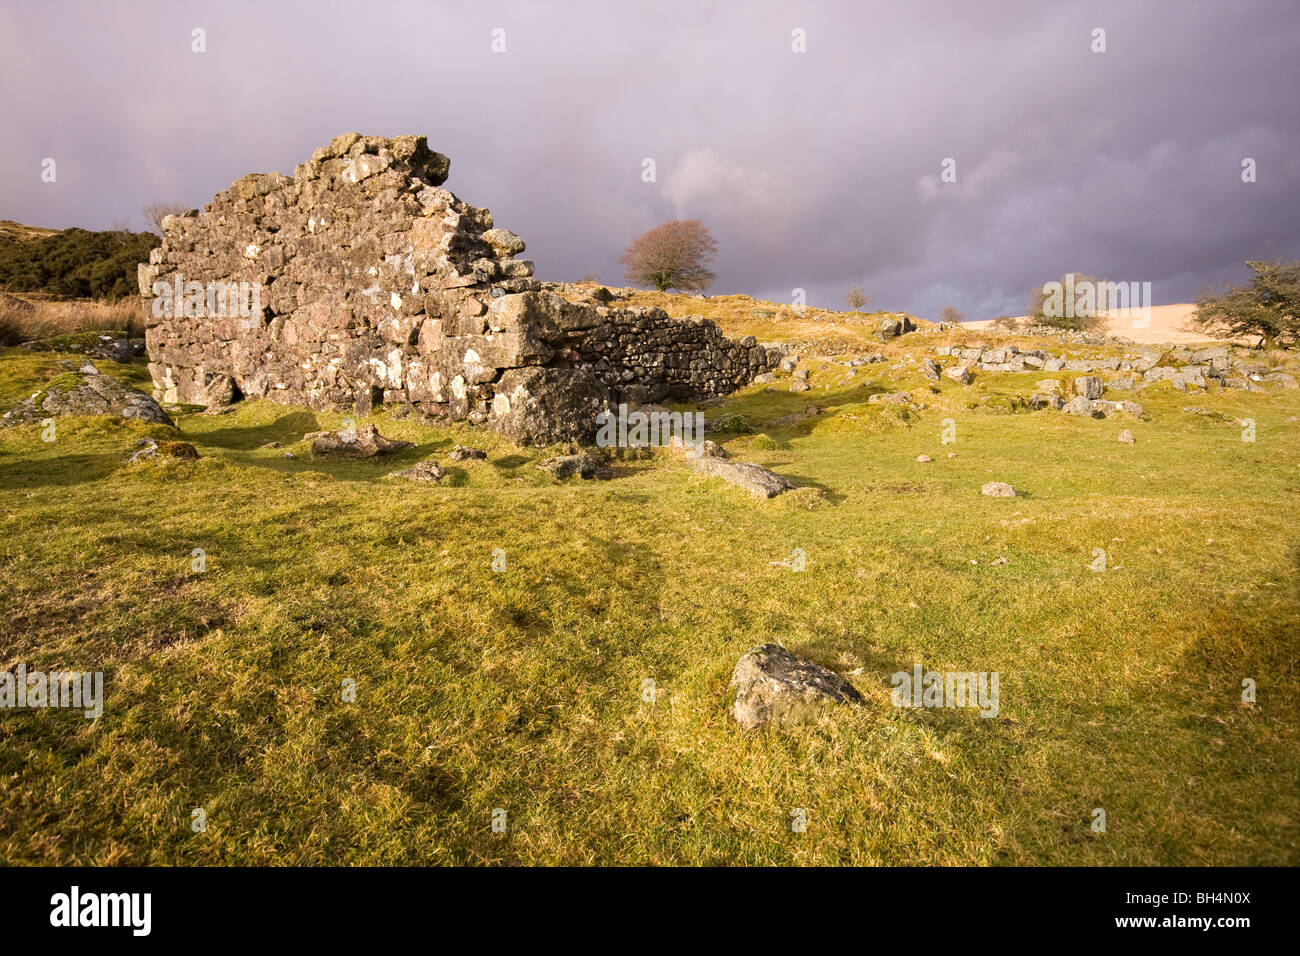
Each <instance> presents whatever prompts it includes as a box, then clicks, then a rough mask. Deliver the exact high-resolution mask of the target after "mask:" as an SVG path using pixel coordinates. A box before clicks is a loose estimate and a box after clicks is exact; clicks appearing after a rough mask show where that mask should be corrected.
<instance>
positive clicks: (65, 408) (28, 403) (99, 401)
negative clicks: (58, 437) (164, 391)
mask: <svg viewBox="0 0 1300 956" xmlns="http://www.w3.org/2000/svg"><path fill="white" fill-rule="evenodd" d="M64 415H116V416H118V417H119V418H134V419H137V420H139V421H142V422H151V423H153V424H157V425H173V424H175V423H174V422H173V421H172V420H171V418H169V417H168V416H167V413H166V412H164V411H163V410H162V407H161V406H159V404H158V403H157V402H156V401H154V400H153V399H152V398H150V397H149V396H148V395H146V394H145V393H144V392H141V391H139V390H137V389H134V388H130V387H128V386H126V385H123V384H122V383H121V382H119V381H118V380H117V379H115V378H113V377H112V376H110V375H104V374H102V373H101V372H100V371H99V369H97V368H95V366H94V365H92V364H91V363H90V362H86V363H85V364H84V365H82V366H81V368H80V369H78V370H77V371H75V372H65V373H63V374H61V375H56V376H55V377H54V378H52V379H50V380H49V381H48V382H46V383H45V385H43V386H42V387H41V390H40V391H38V392H37V393H36V394H35V395H32V396H31V397H30V398H27V399H25V400H24V401H22V402H20V403H19V404H18V405H17V406H16V407H15V408H13V409H12V410H10V411H8V412H5V414H4V416H3V418H0V425H31V424H36V423H38V422H41V421H43V420H44V419H46V418H58V417H61V416H64Z"/></svg>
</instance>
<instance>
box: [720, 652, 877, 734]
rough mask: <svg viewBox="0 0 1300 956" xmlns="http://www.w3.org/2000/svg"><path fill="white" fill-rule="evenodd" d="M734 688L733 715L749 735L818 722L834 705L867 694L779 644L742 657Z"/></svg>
mask: <svg viewBox="0 0 1300 956" xmlns="http://www.w3.org/2000/svg"><path fill="white" fill-rule="evenodd" d="M729 688H730V689H732V690H734V691H735V696H734V699H733V702H732V705H731V715H732V717H733V718H735V721H736V723H738V724H739V725H740V726H741V727H743V728H744V729H746V730H753V729H754V728H756V727H761V726H763V725H764V724H767V723H777V724H792V723H799V722H802V721H805V720H810V719H815V718H816V717H818V716H819V715H820V714H821V713H822V709H823V707H825V706H827V705H830V704H861V703H862V695H861V694H859V693H858V692H857V691H856V690H855V689H854V688H853V685H852V684H850V683H849V682H848V681H846V680H845V679H844V678H843V677H841V676H840V675H839V674H837V673H835V672H834V671H832V670H827V669H826V668H825V667H822V666H821V665H820V664H816V663H814V662H813V661H810V660H806V659H804V658H801V657H796V656H795V655H794V654H791V653H790V652H789V651H787V650H786V649H785V648H784V647H781V646H780V645H779V644H764V645H762V646H761V647H755V648H753V649H752V650H750V651H748V652H747V653H746V654H745V655H744V656H743V657H741V659H740V660H739V661H737V662H736V667H735V670H733V671H732V673H731V684H730V685H729Z"/></svg>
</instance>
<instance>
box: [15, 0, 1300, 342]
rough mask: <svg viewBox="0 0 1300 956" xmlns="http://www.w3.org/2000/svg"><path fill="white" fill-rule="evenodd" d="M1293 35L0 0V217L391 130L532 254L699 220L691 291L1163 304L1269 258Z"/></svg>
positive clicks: (1000, 15)
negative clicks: (712, 244) (51, 166)
mask: <svg viewBox="0 0 1300 956" xmlns="http://www.w3.org/2000/svg"><path fill="white" fill-rule="evenodd" d="M195 27H200V28H202V29H204V30H205V31H206V43H207V52H206V53H202V54H199V53H193V52H191V48H190V47H191V39H190V37H191V30H192V29H194V28H195ZM496 27H501V28H504V29H505V31H506V33H505V39H506V52H504V53H495V54H494V53H493V52H491V49H490V39H491V31H492V29H493V28H496ZM1096 27H1101V28H1103V29H1105V30H1106V43H1107V52H1106V53H1104V54H1098V53H1093V52H1091V50H1090V43H1091V33H1092V30H1093V29H1094V28H1096ZM795 28H801V29H803V30H805V31H806V35H807V52H806V53H794V52H792V50H791V31H792V30H793V29H795ZM1296 49H1300V15H1297V13H1296V9H1295V5H1294V4H1293V3H1291V2H1287V0H1276V2H1274V0H1258V2H1251V0H1238V2H1234V3H1231V4H1218V3H1200V4H1197V3H1188V2H1181V0H1168V2H1163V0H1161V2H1144V3H1140V4H1139V3H1130V2H1114V3H1110V2H1106V3H1102V2H1095V0H1092V2H1086V0H1078V2H1073V3H1072V2H1057V3H1040V2H1029V0H1026V2H998V3H974V2H961V0H957V2H945V3H938V2H936V3H916V2H911V3H909V2H902V0H900V2H897V3H894V2H891V3H878V4H863V3H850V2H844V3H824V4H796V3H775V2H772V3H756V2H747V3H734V4H722V3H718V4H706V3H698V2H694V3H685V2H683V3H663V2H654V3H649V2H645V3H640V2H629V3H608V2H605V3H568V2H559V0H556V2H549V3H548V2H528V3H525V2H522V0H519V2H508V0H502V2H495V3H482V2H468V0H467V2H461V3H383V2H368V3H346V4H345V3H337V4H327V3H319V2H314V3H293V4H278V3H266V2H261V3H250V4H241V3H220V4H218V3H213V4H183V3H157V4H129V5H128V4H96V3H89V2H87V3H80V4H78V3H58V2H53V3H44V4H41V5H35V4H33V5H30V6H25V5H19V4H17V3H12V2H10V3H6V4H5V5H4V6H3V7H2V8H0V77H2V78H3V90H4V93H3V100H2V101H0V103H2V105H0V137H2V140H0V141H2V142H3V144H4V146H3V149H2V150H0V175H2V176H3V182H4V183H5V189H4V193H3V202H2V203H0V218H10V219H17V220H19V221H22V222H27V223H32V224H37V225H47V226H59V227H63V226H71V225H80V226H85V227H87V228H107V227H110V226H112V225H114V224H117V223H121V222H124V221H128V220H134V222H135V224H136V225H137V226H139V225H140V219H139V210H140V209H141V207H143V206H144V205H146V204H147V203H150V202H155V201H160V200H176V201H179V202H184V203H187V204H192V205H196V206H197V205H201V204H202V203H205V202H207V201H208V200H209V199H210V198H211V197H212V195H213V193H215V192H217V191H219V190H221V189H224V188H225V187H226V186H228V185H229V184H230V183H231V182H232V181H233V180H234V179H236V178H238V177H239V176H241V175H243V174H244V173H246V172H249V171H253V170H270V169H279V170H281V171H283V172H291V171H292V167H293V166H294V164H295V163H298V162H301V161H302V160H303V159H304V158H305V157H306V156H307V155H308V154H310V152H311V150H312V149H313V148H315V147H316V146H318V145H320V144H322V143H324V142H326V141H327V140H329V139H330V138H331V137H333V136H334V135H336V134H338V133H340V132H344V131H347V130H353V129H355V130H358V131H360V132H363V133H375V134H384V135H396V134H399V133H406V132H419V133H425V134H427V135H428V137H429V142H430V145H431V146H432V147H433V148H435V149H438V150H440V151H442V152H445V153H447V154H448V155H449V156H451V158H452V174H451V179H450V180H449V182H448V186H449V187H450V188H452V189H453V190H454V191H455V192H456V193H457V194H458V195H460V196H461V197H462V198H464V199H466V200H468V201H470V202H474V203H477V204H480V205H486V206H489V207H490V208H491V209H492V210H493V213H494V215H495V217H496V220H497V222H498V223H499V224H500V225H503V226H506V227H507V228H511V229H513V230H514V231H516V232H518V233H520V234H521V235H522V236H524V238H525V239H526V240H527V242H528V244H529V253H528V254H529V255H530V256H531V257H533V258H534V259H536V261H537V264H538V274H539V275H540V276H542V277H544V278H554V279H574V278H577V277H579V276H581V275H583V274H586V273H589V272H595V273H597V274H599V275H601V276H602V277H603V278H604V279H605V280H606V281H610V282H619V281H621V270H620V268H619V267H618V265H617V264H616V260H617V258H618V255H619V253H620V252H621V250H622V249H623V248H624V246H626V244H627V243H628V241H629V240H631V239H632V238H633V237H635V236H636V235H638V234H640V233H641V232H643V231H644V230H646V229H647V228H649V227H650V226H652V225H654V224H655V223H656V222H658V221H660V220H662V219H664V218H671V217H677V216H680V217H692V218H700V219H703V220H704V221H705V222H706V224H707V225H709V227H710V228H711V229H712V231H713V232H714V234H715V236H716V237H717V239H718V242H719V247H720V251H719V257H718V262H717V267H716V271H717V272H718V282H717V284H716V285H715V287H714V289H713V290H712V291H714V292H730V291H743V292H748V293H750V294H754V295H759V296H763V297H767V298H773V299H778V300H788V299H789V297H790V295H791V290H792V289H794V288H795V287H799V288H804V289H806V290H807V294H808V300H809V302H810V303H812V304H814V305H828V306H835V305H838V304H839V302H840V301H841V299H842V297H843V295H844V293H845V291H846V289H847V288H848V286H849V285H851V284H854V283H857V284H859V285H862V286H864V287H865V288H866V289H867V290H868V291H869V292H870V293H871V295H872V302H873V304H874V305H876V306H878V307H881V308H898V309H908V310H911V311H913V312H916V313H918V314H921V315H934V314H935V313H936V312H937V311H938V310H939V309H940V308H941V307H942V306H943V305H945V304H949V303H952V304H955V305H957V306H958V307H959V308H961V309H962V310H963V311H965V312H966V313H967V314H968V315H969V316H970V317H972V318H974V317H982V316H988V315H997V314H1002V313H1017V312H1021V311H1023V308H1024V303H1025V301H1026V299H1027V290H1028V289H1029V288H1030V287H1031V286H1033V285H1036V284H1040V283H1042V282H1043V281H1045V280H1047V279H1050V278H1053V277H1055V276H1058V275H1060V274H1061V273H1062V272H1065V271H1068V270H1070V269H1081V270H1083V271H1086V272H1091V273H1095V274H1100V275H1105V276H1108V277H1110V278H1114V279H1126V280H1145V281H1150V282H1152V283H1153V286H1154V290H1155V295H1156V299H1157V302H1173V301H1184V300H1187V299H1189V298H1191V297H1193V296H1194V295H1195V294H1196V293H1197V292H1198V291H1199V290H1200V288H1201V287H1203V286H1204V285H1205V284H1207V283H1209V282H1212V281H1223V280H1238V279H1240V278H1241V277H1242V275H1243V272H1244V269H1243V266H1242V263H1243V261H1244V260H1245V259H1247V258H1279V257H1284V258H1300V229H1297V226H1296V223H1297V221H1298V217H1300V123H1297V122H1296V118H1297V117H1296V108H1295V91H1296V89H1297V88H1300V65H1298V64H1297V58H1296V57H1295V50H1296ZM45 157H52V158H54V159H55V160H56V162H57V164H58V166H57V171H58V179H57V182H55V183H52V184H47V183H42V182H41V181H40V164H41V160H42V159H43V158H45ZM945 157H952V158H953V159H955V160H956V164H957V182H956V183H951V184H950V183H941V182H939V171H940V163H941V162H942V160H943V159H944V158H945ZM1243 157H1252V158H1254V159H1255V160H1256V161H1257V163H1258V178H1259V181H1258V182H1256V183H1254V184H1244V183H1242V182H1241V175H1240V173H1241V165H1240V164H1241V161H1242V159H1243ZM646 158H651V159H653V160H654V161H655V164H656V173H657V177H656V182H654V183H645V182H642V179H641V171H642V162H643V160H644V159H646Z"/></svg>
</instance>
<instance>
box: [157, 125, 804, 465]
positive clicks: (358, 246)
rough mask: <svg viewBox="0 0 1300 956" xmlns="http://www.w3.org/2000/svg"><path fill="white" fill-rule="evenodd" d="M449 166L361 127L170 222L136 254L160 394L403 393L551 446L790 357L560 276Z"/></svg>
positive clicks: (186, 397)
mask: <svg viewBox="0 0 1300 956" xmlns="http://www.w3.org/2000/svg"><path fill="white" fill-rule="evenodd" d="M449 165H450V162H449V160H448V159H447V157H446V156H443V155H442V154H440V153H436V152H432V151H430V150H429V148H428V146H427V144H426V142H425V139H424V137H417V136H400V137H396V138H393V139H385V138H379V137H363V136H359V135H357V134H355V133H349V134H346V135H344V136H340V137H337V138H336V139H334V140H333V141H332V142H331V143H330V144H329V145H328V146H325V147H322V148H321V149H318V150H316V152H315V153H314V154H313V155H312V157H311V160H310V161H309V162H307V163H304V164H302V165H300V166H298V167H297V168H296V169H295V170H294V175H293V176H292V177H289V176H283V175H281V174H279V173H266V174H253V175H249V176H245V177H244V178H243V179H240V180H239V181H238V182H236V183H235V184H234V185H232V186H231V187H230V189H228V190H226V191H225V192H223V193H220V194H218V195H217V196H216V197H215V198H214V199H213V201H212V202H211V203H210V204H209V205H208V206H207V207H205V208H204V209H203V210H202V211H201V212H200V211H197V210H196V211H192V212H190V213H187V214H185V215H183V216H174V217H169V218H168V219H167V220H165V221H164V224H163V231H164V239H163V242H162V245H161V246H159V247H158V248H157V249H155V250H154V251H153V253H152V254H151V255H150V261H149V263H148V264H142V265H141V266H140V270H139V271H140V274H139V280H140V293H141V295H142V296H143V297H144V310H145V324H146V328H147V332H146V345H147V348H148V352H149V357H150V364H149V371H150V373H151V375H152V377H153V382H154V388H155V394H156V396H157V397H158V398H160V399H162V400H163V401H167V402H195V403H199V404H218V403H224V402H229V401H234V400H237V399H239V398H240V397H248V398H270V399H274V400H276V401H281V402H286V403H296V404H305V405H308V406H311V407H314V408H346V407H355V408H356V410H357V411H359V412H360V413H362V414H367V413H369V411H370V410H371V408H372V407H374V406H375V405H377V404H379V403H400V404H405V405H410V406H413V407H415V408H417V409H418V410H420V411H421V412H423V413H425V414H428V415H432V416H439V417H445V418H448V419H453V420H469V421H471V422H474V423H489V424H492V425H494V426H495V427H496V428H498V429H499V430H501V431H502V432H503V433H504V434H506V435H507V436H508V437H510V438H512V439H514V440H516V441H519V442H523V443H531V444H547V443H551V442H556V441H570V440H577V441H584V440H588V439H590V438H591V436H592V435H593V434H594V432H595V430H596V427H597V425H596V418H597V415H598V414H599V413H600V412H601V411H603V410H604V409H605V408H607V407H609V406H610V405H611V404H616V403H618V402H628V403H646V402H656V401H661V400H665V399H692V398H700V397H704V396H709V395H717V394H722V393H726V392H729V391H732V390H734V389H735V388H737V387H739V386H742V385H744V384H746V383H747V382H749V381H750V380H751V379H752V378H753V377H754V375H756V374H760V373H762V372H764V371H766V370H767V369H769V368H771V367H772V366H774V365H775V364H776V363H777V362H778V361H779V360H780V355H779V353H778V352H777V351H776V350H773V349H767V348H764V347H762V346H760V345H758V344H757V343H756V342H755V341H754V340H753V339H752V338H749V339H746V340H744V341H741V342H736V341H732V340H729V339H727V338H725V337H724V336H723V335H722V333H721V331H720V330H719V329H718V327H717V326H716V325H715V324H714V323H712V322H710V321H707V320H699V321H692V320H678V319H673V318H670V317H669V316H668V315H667V314H666V313H665V312H663V311H662V310H659V309H613V308H610V307H608V306H607V305H604V304H601V303H600V302H590V303H578V302H571V301H568V300H566V299H564V298H561V297H560V296H558V295H556V294H554V293H553V292H551V291H549V290H547V289H546V288H544V286H543V284H542V283H541V282H539V281H538V280H537V279H536V278H534V277H533V264H532V263H531V262H530V261H528V260H526V259H518V258H516V256H517V255H518V254H519V253H521V252H523V251H524V243H523V240H521V239H520V238H519V237H518V236H516V235H514V234H513V233H511V232H508V231H507V230H504V229H498V228H495V227H494V224H493V221H492V214H491V213H490V212H489V211H488V210H487V209H483V208H481V207H477V206H471V205H468V204H467V203H464V202H462V201H461V200H459V199H458V198H456V196H454V195H453V194H452V193H451V192H449V191H448V190H446V189H443V188H442V183H443V182H444V181H445V180H446V178H447V173H448V169H449ZM241 283H242V284H244V285H243V286H242V287H241V286H240V285H239V284H241ZM214 288H215V290H216V291H215V292H214V291H213V290H214ZM228 293H229V294H228Z"/></svg>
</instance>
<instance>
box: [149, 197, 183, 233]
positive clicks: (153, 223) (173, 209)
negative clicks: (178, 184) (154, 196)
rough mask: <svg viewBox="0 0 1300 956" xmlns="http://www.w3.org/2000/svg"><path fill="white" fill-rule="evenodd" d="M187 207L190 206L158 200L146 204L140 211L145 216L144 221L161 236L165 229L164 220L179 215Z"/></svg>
mask: <svg viewBox="0 0 1300 956" xmlns="http://www.w3.org/2000/svg"><path fill="white" fill-rule="evenodd" d="M187 209H189V207H188V206H181V205H177V204H176V203H174V202H156V203H150V204H149V205H148V206H145V207H144V208H143V209H141V210H140V213H141V214H142V215H143V216H144V221H145V222H146V223H147V224H148V226H149V228H150V229H152V230H153V231H154V232H156V233H158V235H160V236H161V235H162V231H163V230H162V221H163V220H164V219H166V218H167V217H168V216H179V215H180V214H181V213H183V212H185V211H186V210H187Z"/></svg>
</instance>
